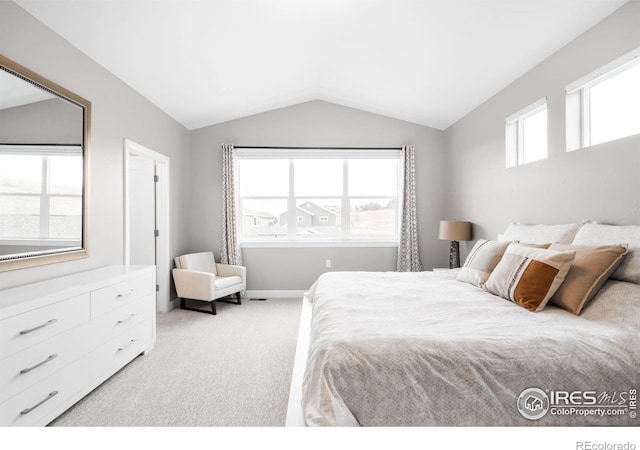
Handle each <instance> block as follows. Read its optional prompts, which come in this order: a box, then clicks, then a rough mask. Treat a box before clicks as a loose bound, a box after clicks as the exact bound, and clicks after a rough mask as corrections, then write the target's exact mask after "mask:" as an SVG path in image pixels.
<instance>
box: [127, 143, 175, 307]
mask: <svg viewBox="0 0 640 450" xmlns="http://www.w3.org/2000/svg"><path fill="white" fill-rule="evenodd" d="M123 153H124V155H123V160H124V174H123V175H124V177H123V178H124V253H123V255H124V257H123V259H124V261H123V263H124V265H130V264H131V232H130V227H131V213H130V202H129V196H130V190H129V161H130V158H132V157H142V158H147V159H150V160H152V161H153V162H154V168H155V173H156V176H157V177H158V181H157V183H156V207H155V211H156V229H157V230H158V232H159V235H158V237H157V238H156V282H157V283H158V285H159V286H160V287H159V290H158V292H157V295H156V308H157V310H158V311H159V312H169V310H171V309H172V307H173V305H172V302H171V295H170V293H171V289H170V286H171V255H170V247H169V245H170V228H169V224H170V220H169V218H170V215H169V198H170V197H169V174H170V170H169V169H170V163H169V157H168V156H165V155H163V154H161V153H158V152H156V151H154V150H151V149H150V148H147V147H145V146H143V145H140V144H138V143H136V142H134V141H132V140H130V139H126V138H125V139H124V145H123Z"/></svg>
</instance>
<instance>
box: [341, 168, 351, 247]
mask: <svg viewBox="0 0 640 450" xmlns="http://www.w3.org/2000/svg"><path fill="white" fill-rule="evenodd" d="M340 205H341V206H340V209H341V210H342V216H341V219H340V222H341V223H340V227H341V229H342V239H343V240H348V239H349V238H350V237H351V208H350V206H351V205H350V204H349V160H348V159H346V158H345V159H343V160H342V201H341V203H340Z"/></svg>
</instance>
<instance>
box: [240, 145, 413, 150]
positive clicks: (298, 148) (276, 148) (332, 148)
mask: <svg viewBox="0 0 640 450" xmlns="http://www.w3.org/2000/svg"><path fill="white" fill-rule="evenodd" d="M234 148H240V149H243V148H248V149H261V148H263V149H265V150H402V147H283V146H279V147H269V146H264V145H262V146H247V145H236V146H234Z"/></svg>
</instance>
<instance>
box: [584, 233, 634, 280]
mask: <svg viewBox="0 0 640 450" xmlns="http://www.w3.org/2000/svg"><path fill="white" fill-rule="evenodd" d="M616 244H623V245H624V244H626V245H627V247H628V249H629V253H627V256H625V257H624V259H623V260H622V263H621V264H620V266H618V269H616V271H615V272H613V274H612V275H611V278H612V279H614V280H620V281H627V282H629V283H636V284H640V225H606V224H603V223H585V224H584V225H583V226H582V228H580V230H579V231H578V233H577V234H576V237H575V239H574V240H573V245H616Z"/></svg>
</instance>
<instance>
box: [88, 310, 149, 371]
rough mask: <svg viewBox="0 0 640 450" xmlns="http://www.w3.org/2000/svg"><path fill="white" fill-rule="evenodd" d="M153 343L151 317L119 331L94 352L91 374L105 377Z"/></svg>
mask: <svg viewBox="0 0 640 450" xmlns="http://www.w3.org/2000/svg"><path fill="white" fill-rule="evenodd" d="M152 345H153V318H152V317H148V318H146V319H145V320H144V321H143V322H142V323H139V324H138V325H136V326H134V327H132V328H130V329H129V330H126V331H124V332H123V333H120V334H119V335H118V336H117V337H115V338H113V339H111V340H110V341H109V342H108V343H106V344H105V345H103V346H102V347H100V348H99V349H98V350H97V351H96V352H95V364H94V372H93V376H94V377H95V378H98V379H101V380H102V379H106V378H108V377H110V376H111V375H113V374H114V373H116V372H117V371H118V370H120V369H121V368H122V367H124V366H125V365H126V364H127V363H129V362H130V361H131V360H132V359H134V358H135V357H136V356H138V355H139V354H141V353H142V352H144V351H145V350H148V349H149V348H151V346H152Z"/></svg>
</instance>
